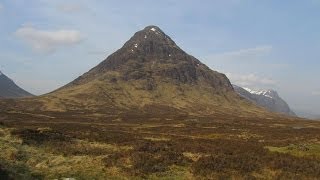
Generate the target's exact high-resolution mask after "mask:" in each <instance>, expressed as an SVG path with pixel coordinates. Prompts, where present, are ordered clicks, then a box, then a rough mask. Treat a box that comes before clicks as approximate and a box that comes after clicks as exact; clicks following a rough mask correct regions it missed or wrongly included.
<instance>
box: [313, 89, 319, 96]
mask: <svg viewBox="0 0 320 180" xmlns="http://www.w3.org/2000/svg"><path fill="white" fill-rule="evenodd" d="M311 94H312V95H313V96H320V90H316V91H313V92H312V93H311Z"/></svg>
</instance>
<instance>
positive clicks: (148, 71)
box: [67, 26, 233, 92]
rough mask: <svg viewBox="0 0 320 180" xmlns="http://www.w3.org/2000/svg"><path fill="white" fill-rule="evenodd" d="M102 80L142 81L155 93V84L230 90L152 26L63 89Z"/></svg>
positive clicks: (220, 78) (224, 80)
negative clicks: (200, 85)
mask: <svg viewBox="0 0 320 180" xmlns="http://www.w3.org/2000/svg"><path fill="white" fill-rule="evenodd" d="M111 72H113V73H116V75H115V74H113V73H111ZM111 76H113V77H111ZM103 78H104V80H109V81H110V80H111V81H112V82H117V81H125V82H129V81H132V80H142V81H146V82H145V87H143V88H145V90H153V89H155V88H156V86H157V82H156V81H162V82H171V83H175V84H188V85H196V84H200V83H206V84H207V85H209V86H210V87H212V88H213V90H214V91H216V92H228V91H232V90H233V88H232V85H231V84H230V82H229V80H228V79H227V78H226V76H225V75H224V74H221V73H218V72H214V71H212V70H210V69H209V68H208V67H207V66H205V65H204V64H202V63H201V62H200V61H199V60H197V59H196V58H194V57H192V56H190V55H188V54H187V53H185V52H184V51H183V50H181V49H180V48H179V47H178V46H177V45H176V44H175V42H174V41H173V40H172V39H171V38H170V37H169V36H167V35H166V34H165V33H164V32H163V31H161V30H160V29H159V28H158V27H156V26H148V27H146V28H145V29H144V30H142V31H139V32H137V33H135V35H134V36H133V37H132V38H131V39H130V40H129V41H128V42H126V43H125V44H124V46H123V47H122V48H121V49H119V50H118V51H117V52H115V53H114V54H112V55H111V56H109V57H108V58H107V59H106V60H104V61H103V62H102V63H100V64H99V65H98V66H96V67H95V68H93V69H92V70H90V71H89V72H88V73H86V74H84V75H83V76H81V77H79V78H78V79H76V80H75V81H73V82H72V83H70V84H69V85H68V86H67V87H70V86H74V85H81V84H85V83H87V82H89V81H92V80H95V79H100V80H102V79H103Z"/></svg>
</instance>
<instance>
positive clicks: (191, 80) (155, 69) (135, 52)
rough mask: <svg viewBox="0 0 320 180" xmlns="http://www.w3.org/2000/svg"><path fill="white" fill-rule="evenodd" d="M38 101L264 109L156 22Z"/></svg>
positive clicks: (130, 107)
mask: <svg viewBox="0 0 320 180" xmlns="http://www.w3.org/2000/svg"><path fill="white" fill-rule="evenodd" d="M35 101H37V104H38V105H33V106H32V107H34V108H38V109H41V110H46V111H71V110H74V111H84V110H87V111H94V112H103V113H113V114H114V113H119V112H124V111H125V112H128V111H135V112H137V111H139V112H140V111H142V112H147V113H151V114H155V113H158V112H161V113H165V114H168V113H170V112H174V113H176V112H183V113H186V114H193V113H198V114H199V113H200V114H203V115H204V114H212V113H213V112H214V113H237V112H238V113H242V112H245V111H248V112H249V111H250V113H252V112H257V111H259V112H261V111H262V112H263V110H261V109H260V108H258V107H256V106H255V105H253V104H252V103H250V102H248V101H246V100H244V99H243V98H241V97H240V96H238V95H237V94H236V93H235V92H234V90H233V87H232V85H231V83H230V81H229V80H228V78H227V77H226V76H225V75H224V74H221V73H219V72H216V71H213V70H211V69H209V68H208V67H207V66H206V65H204V64H203V63H201V62H200V61H199V60H198V59H196V58H194V57H193V56H190V55H188V54H187V53H186V52H184V51H183V50H182V49H180V48H179V47H178V46H177V45H176V43H175V42H174V41H173V40H172V39H171V38H170V37H169V36H167V35H166V34H165V33H164V32H163V31H162V30H161V29H160V28H159V27H156V26H148V27H146V28H145V29H143V30H141V31H139V32H137V33H135V34H134V36H133V37H132V38H131V39H130V40H129V41H127V42H126V43H125V44H124V45H123V47H122V48H120V49H119V50H117V51H116V52H115V53H113V54H112V55H110V56H109V57H107V58H106V59H105V60H104V61H102V62H101V63H100V64H99V65H98V66H96V67H94V68H93V69H91V70H90V71H88V72H87V73H85V74H83V75H82V76H80V77H78V78H77V79H76V80H74V81H72V82H71V83H69V84H67V85H65V86H64V87H62V88H60V89H58V90H56V91H54V92H52V93H50V94H47V95H44V96H41V97H38V98H36V99H35V100H34V102H35ZM28 103H30V101H29V102H26V104H28ZM25 108H26V107H24V109H25Z"/></svg>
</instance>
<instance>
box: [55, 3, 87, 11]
mask: <svg viewBox="0 0 320 180" xmlns="http://www.w3.org/2000/svg"><path fill="white" fill-rule="evenodd" d="M57 9H58V10H59V11H61V12H64V13H77V12H80V11H82V10H83V6H81V5H80V4H76V3H68V4H67V3H66V4H60V5H58V6H57Z"/></svg>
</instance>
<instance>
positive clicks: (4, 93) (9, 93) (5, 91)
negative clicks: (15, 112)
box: [0, 71, 33, 98]
mask: <svg viewBox="0 0 320 180" xmlns="http://www.w3.org/2000/svg"><path fill="white" fill-rule="evenodd" d="M28 96H33V95H32V94H30V93H29V92H27V91H25V90H23V89H22V88H20V87H19V86H17V85H16V84H15V83H14V82H13V81H12V80H11V79H10V78H8V77H7V76H6V75H5V74H3V73H2V72H1V71H0V98H22V97H28Z"/></svg>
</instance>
